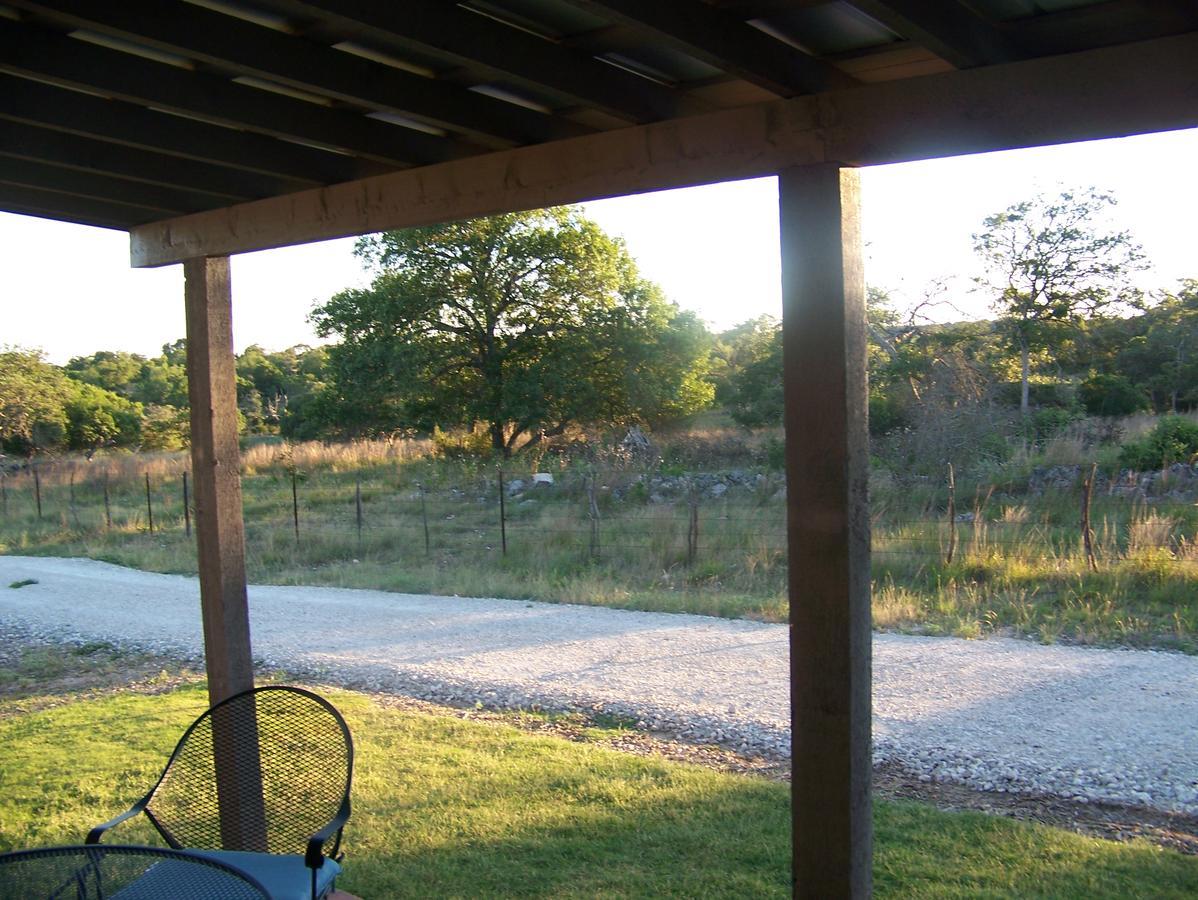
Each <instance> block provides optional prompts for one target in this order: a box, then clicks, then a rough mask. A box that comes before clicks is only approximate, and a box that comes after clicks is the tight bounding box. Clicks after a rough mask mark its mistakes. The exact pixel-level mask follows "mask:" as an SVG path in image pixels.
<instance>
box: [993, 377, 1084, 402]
mask: <svg viewBox="0 0 1198 900" xmlns="http://www.w3.org/2000/svg"><path fill="white" fill-rule="evenodd" d="M1021 391H1022V385H1021V384H1020V383H1019V382H1018V381H1005V382H1003V383H1001V384H998V385H996V386H995V399H997V400H998V402H999V403H1002V404H1005V405H1006V406H1018V405H1019V397H1020V393H1021ZM1027 399H1028V403H1030V404H1031V405H1032V406H1040V407H1044V406H1057V407H1070V406H1072V405H1073V404H1074V402H1075V398H1074V389H1073V385H1071V384H1067V383H1065V382H1060V381H1054V382H1042V381H1033V382H1032V383H1031V384H1029V385H1028V386H1027Z"/></svg>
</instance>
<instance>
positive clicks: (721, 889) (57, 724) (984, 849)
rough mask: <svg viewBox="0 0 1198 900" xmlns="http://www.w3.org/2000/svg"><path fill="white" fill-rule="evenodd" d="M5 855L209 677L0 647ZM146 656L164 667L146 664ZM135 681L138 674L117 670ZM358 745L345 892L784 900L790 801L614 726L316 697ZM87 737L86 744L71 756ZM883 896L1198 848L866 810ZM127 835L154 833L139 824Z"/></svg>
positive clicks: (1115, 889) (1037, 877) (1156, 864)
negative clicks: (474, 716) (334, 709)
mask: <svg viewBox="0 0 1198 900" xmlns="http://www.w3.org/2000/svg"><path fill="white" fill-rule="evenodd" d="M0 659H2V661H3V663H4V664H3V666H2V667H0V672H2V673H3V676H2V677H0V746H3V747H4V748H5V765H4V767H3V769H2V771H0V787H2V788H3V790H0V850H7V849H11V848H15V847H26V846H38V845H48V844H58V843H70V842H76V841H78V840H79V839H81V837H82V835H83V832H84V831H85V830H86V829H87V828H88V827H90V826H91V825H92V824H95V823H96V822H98V821H100V820H102V819H106V818H108V817H109V816H111V815H114V814H115V813H117V812H118V811H120V810H122V809H124V808H125V807H126V806H127V805H128V804H129V803H130V802H131V800H132V799H133V798H135V797H137V796H139V795H140V793H142V792H143V791H144V790H145V788H146V786H147V785H149V784H150V783H152V779H153V778H154V777H156V776H157V773H158V771H159V769H160V767H161V765H162V764H163V762H164V761H165V759H166V757H167V755H168V754H169V752H170V748H171V747H172V746H173V744H174V741H175V740H176V739H177V737H178V735H179V734H180V733H181V731H182V729H183V728H184V727H186V725H187V723H188V722H190V721H191V719H192V718H193V717H194V716H195V715H196V714H198V713H199V712H200V711H201V710H202V709H203V708H204V706H205V705H206V701H205V697H206V693H205V690H204V686H203V684H202V682H200V681H199V680H198V679H197V676H195V675H194V674H189V673H187V672H180V671H178V670H177V669H174V668H173V667H172V664H171V663H170V662H169V661H166V660H160V659H157V658H148V657H146V658H143V657H135V656H125V655H122V654H120V653H119V652H118V651H115V650H113V649H112V648H109V647H103V646H85V647H77V648H58V647H40V648H36V649H23V650H22V649H14V648H13V647H10V646H0ZM160 666H164V667H166V668H161V669H159V667H160ZM130 673H132V678H133V679H134V680H133V681H132V683H130V682H129V681H128V680H127V679H128V678H129V677H130ZM322 692H323V693H325V694H326V695H328V696H329V697H330V698H331V699H332V700H333V701H334V702H335V703H336V704H337V705H338V707H339V708H340V709H341V710H342V711H343V712H344V713H345V715H346V718H347V719H348V721H349V724H350V727H351V730H352V731H353V734H354V737H355V744H356V749H357V764H356V771H355V779H354V784H355V787H354V814H353V818H352V819H351V820H350V824H349V827H348V828H347V830H346V843H345V849H346V851H347V857H346V863H345V864H346V874H345V876H344V877H343V879H342V882H341V884H342V886H343V887H344V888H345V889H346V890H348V891H351V892H353V893H355V894H358V895H360V896H362V897H429V896H439V897H467V896H469V897H497V896H525V897H667V896H676V897H695V896H704V897H749V896H751V897H786V896H789V895H790V891H789V810H788V804H789V793H788V789H787V786H786V785H785V784H782V783H779V782H777V781H774V780H770V779H767V778H764V777H761V776H758V775H745V774H729V773H726V772H720V771H714V770H712V769H711V768H707V767H703V766H699V765H692V764H684V763H679V762H673V761H670V760H668V759H664V758H661V757H660V756H655V755H648V756H644V755H640V756H638V755H632V754H629V753H625V752H620V751H619V750H617V749H614V748H615V747H618V746H620V745H621V742H622V741H624V740H626V736H627V734H628V733H627V732H625V731H623V730H622V728H621V727H620V725H619V723H602V722H586V721H583V722H573V721H571V722H561V721H555V720H553V719H552V718H551V717H547V716H537V715H532V714H528V713H523V714H516V713H510V714H494V713H492V714H487V716H486V717H485V718H484V719H483V720H482V721H472V720H471V716H470V714H469V713H466V712H463V711H459V710H451V709H447V708H441V707H432V706H429V705H427V704H425V705H422V706H421V705H415V706H413V705H406V706H405V705H404V704H403V703H395V702H392V701H390V700H388V699H387V698H382V697H376V696H370V695H364V694H357V693H352V692H347V691H341V690H327V689H322ZM83 746H86V747H87V752H86V753H80V752H79V751H80V748H81V747H83ZM874 823H875V847H874V882H875V895H876V896H878V897H894V898H900V897H919V898H938V897H945V898H948V897H995V898H1000V897H1021V898H1032V897H1052V898H1073V897H1077V898H1087V900H1089V898H1105V897H1111V898H1114V897H1127V896H1153V897H1165V898H1167V897H1178V898H1180V897H1187V896H1193V895H1194V892H1195V891H1198V861H1196V858H1195V857H1193V856H1185V855H1182V854H1180V853H1177V852H1175V851H1172V850H1166V849H1162V848H1161V847H1158V846H1154V845H1153V844H1150V843H1147V842H1146V841H1143V840H1133V841H1129V842H1125V843H1116V842H1113V841H1108V840H1101V839H1097V838H1090V837H1083V836H1080V835H1078V834H1074V833H1071V832H1069V831H1065V830H1062V829H1059V828H1052V827H1046V826H1043V825H1034V824H1025V823H1020V822H1014V821H1010V820H1007V819H1003V818H998V817H993V816H987V815H983V814H980V813H976V812H974V813H963V812H946V811H942V810H940V809H937V808H935V807H933V806H930V805H928V804H925V803H919V802H913V801H900V800H890V799H878V800H876V801H875V818H874ZM121 828H122V829H127V830H126V831H125V833H124V835H123V838H122V839H124V840H128V841H131V842H136V841H144V840H153V835H152V832H151V831H150V830H149V826H148V824H147V823H145V822H144V821H143V822H141V823H140V824H136V825H134V824H129V823H127V824H126V825H123V826H121Z"/></svg>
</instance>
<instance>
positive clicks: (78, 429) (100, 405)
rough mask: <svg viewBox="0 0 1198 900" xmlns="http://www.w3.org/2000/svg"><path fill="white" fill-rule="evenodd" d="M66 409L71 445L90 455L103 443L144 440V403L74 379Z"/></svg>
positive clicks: (128, 443) (124, 444)
mask: <svg viewBox="0 0 1198 900" xmlns="http://www.w3.org/2000/svg"><path fill="white" fill-rule="evenodd" d="M64 410H65V412H66V418H67V434H66V437H67V446H68V447H70V449H72V450H82V451H84V452H85V453H86V454H87V456H88V458H89V459H90V458H91V456H92V454H94V453H95V452H96V451H97V450H99V449H100V448H101V447H134V446H137V444H138V443H139V441H140V440H141V418H142V408H141V404H140V403H134V402H133V401H132V400H128V399H126V398H125V397H122V396H121V395H120V394H114V393H113V392H112V391H106V390H104V389H103V388H99V387H96V386H95V385H94V384H87V383H85V382H81V381H74V380H71V382H70V390H69V393H68V396H67V399H66V402H65V404H64Z"/></svg>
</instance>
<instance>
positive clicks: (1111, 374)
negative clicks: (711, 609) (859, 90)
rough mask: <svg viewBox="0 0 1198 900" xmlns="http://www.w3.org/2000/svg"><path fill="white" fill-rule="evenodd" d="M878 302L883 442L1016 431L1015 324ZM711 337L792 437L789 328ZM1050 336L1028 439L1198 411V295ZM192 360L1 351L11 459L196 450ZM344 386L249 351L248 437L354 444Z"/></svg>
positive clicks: (729, 376) (1165, 298)
mask: <svg viewBox="0 0 1198 900" xmlns="http://www.w3.org/2000/svg"><path fill="white" fill-rule="evenodd" d="M870 299H871V302H870V327H869V336H870V340H869V375H870V419H871V421H870V427H871V431H872V432H873V433H874V435H875V436H876V437H879V438H884V437H886V436H892V437H893V436H896V435H901V434H903V433H910V432H913V431H918V430H919V429H920V428H921V427H926V420H928V419H929V418H930V417H934V416H935V415H937V414H938V413H939V414H947V412H946V411H949V410H951V411H953V413H954V414H956V415H957V416H960V415H962V414H963V411H964V410H968V409H970V408H974V407H978V408H985V409H987V410H990V411H991V413H992V414H994V413H995V412H996V413H997V415H998V416H999V417H1000V418H1001V417H1002V416H1003V415H1009V416H1010V418H1011V420H1012V422H1015V421H1017V420H1018V416H1017V412H1018V405H1019V381H1020V378H1019V358H1018V350H1017V348H1016V347H1014V346H1012V342H1011V340H1010V337H1009V334H1008V332H1006V331H1005V330H1004V329H1003V327H1002V324H1001V322H995V321H979V322H958V323H953V324H946V325H929V324H919V323H918V322H909V321H903V320H902V318H901V317H900V316H899V314H898V313H896V312H895V311H894V310H893V308H892V307H891V306H890V304H889V301H888V298H887V297H886V296H885V295H884V294H882V293H881V292H878V291H871V292H870ZM1049 332H1051V333H1049ZM701 337H702V342H703V344H704V345H705V349H704V352H703V354H702V373H703V378H704V380H705V381H706V382H707V383H708V384H709V385H710V388H711V396H712V397H713V400H712V401H711V405H716V406H720V407H723V408H726V409H728V410H729V412H730V413H731V415H732V417H733V419H734V420H735V421H737V422H738V423H740V424H742V425H744V426H746V427H761V426H769V425H776V424H778V423H780V422H781V416H782V381H781V372H782V364H781V360H782V345H781V330H780V327H779V324H778V322H777V321H776V320H775V319H772V318H769V317H762V318H758V319H753V320H750V321H747V322H744V323H742V324H740V325H738V326H736V327H734V328H731V329H728V330H727V331H724V332H722V333H718V334H713V333H710V332H707V331H704V332H703V333H702V336H701ZM1043 337H1044V340H1043V343H1042V346H1041V349H1039V350H1038V351H1037V352H1035V353H1033V354H1032V360H1031V370H1032V372H1031V374H1032V383H1031V401H1032V407H1033V408H1032V414H1031V421H1030V422H1029V423H1028V427H1030V428H1031V429H1032V430H1033V432H1035V433H1039V434H1041V435H1045V434H1048V433H1050V432H1052V431H1054V430H1057V429H1059V428H1060V427H1061V426H1062V425H1063V424H1066V423H1068V422H1069V421H1070V420H1071V419H1074V418H1077V417H1080V416H1082V415H1094V416H1118V415H1126V414H1129V413H1133V412H1137V411H1141V410H1145V411H1155V412H1180V411H1187V410H1191V409H1194V408H1195V407H1198V281H1187V282H1186V283H1185V284H1184V285H1183V287H1182V289H1181V290H1179V291H1178V292H1177V293H1176V294H1171V293H1167V294H1163V295H1162V296H1160V297H1159V298H1157V299H1156V301H1155V302H1154V303H1152V305H1150V306H1149V307H1148V308H1147V309H1145V310H1143V311H1142V312H1139V313H1138V314H1136V315H1130V316H1125V317H1107V318H1102V317H1100V318H1092V319H1087V320H1084V321H1082V322H1078V323H1069V324H1064V323H1062V324H1059V325H1056V326H1055V329H1048V330H1046V333H1045V334H1044V335H1043ZM185 356H186V349H185V345H184V342H183V341H181V340H180V341H176V342H174V343H172V344H167V345H166V346H164V347H163V351H162V353H161V354H160V355H158V356H154V357H148V358H147V357H144V356H141V355H138V354H135V353H127V352H124V351H119V350H101V351H99V352H96V353H93V354H91V355H90V356H81V357H76V358H74V359H72V360H71V361H70V362H68V363H67V364H66V365H65V366H55V365H51V364H50V363H47V362H45V361H44V360H43V359H42V357H41V355H40V354H39V353H38V352H36V351H31V350H22V349H16V348H10V349H7V350H5V351H3V352H0V430H2V431H3V433H4V435H5V437H4V441H3V449H4V451H5V452H8V453H15V454H28V453H31V452H45V451H53V450H66V449H69V450H75V451H80V452H85V453H86V452H94V451H95V450H96V449H98V448H100V447H127V448H131V449H136V448H140V449H147V450H171V449H179V448H181V447H184V446H186V444H187V438H188V403H187V374H186V368H185ZM333 378H334V375H333V374H332V373H331V372H330V366H329V351H328V349H327V348H325V347H308V346H302V345H301V346H296V347H291V348H288V349H286V350H281V351H267V350H264V349H263V348H261V347H258V346H251V347H249V348H247V349H246V350H245V351H244V352H243V353H241V354H240V355H239V356H238V357H237V394H238V406H239V409H240V413H241V418H242V430H243V433H245V434H247V435H262V434H277V435H281V436H283V437H287V438H291V439H297V440H299V439H319V438H337V437H345V436H346V435H345V433H344V425H343V423H340V422H338V421H337V420H336V419H335V418H334V416H335V414H336V406H335V404H333V403H332V402H331V398H330V396H329V384H330V382H331V381H332V380H333ZM440 424H441V425H442V427H444V428H447V429H448V428H452V427H463V426H467V427H468V426H469V425H470V424H471V423H469V422H467V421H460V422H459V421H446V422H443V423H440ZM981 449H983V450H984V447H982V448H981Z"/></svg>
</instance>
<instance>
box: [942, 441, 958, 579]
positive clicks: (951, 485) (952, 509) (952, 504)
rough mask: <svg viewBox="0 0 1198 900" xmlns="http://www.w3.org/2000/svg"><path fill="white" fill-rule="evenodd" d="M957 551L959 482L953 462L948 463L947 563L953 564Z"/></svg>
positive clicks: (945, 561) (945, 560)
mask: <svg viewBox="0 0 1198 900" xmlns="http://www.w3.org/2000/svg"><path fill="white" fill-rule="evenodd" d="M956 552H957V482H956V479H955V478H953V464H952V463H949V464H948V553H947V554H946V556H945V559H944V563H945V565H948V566H951V565H952V564H953V556H955V555H956Z"/></svg>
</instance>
